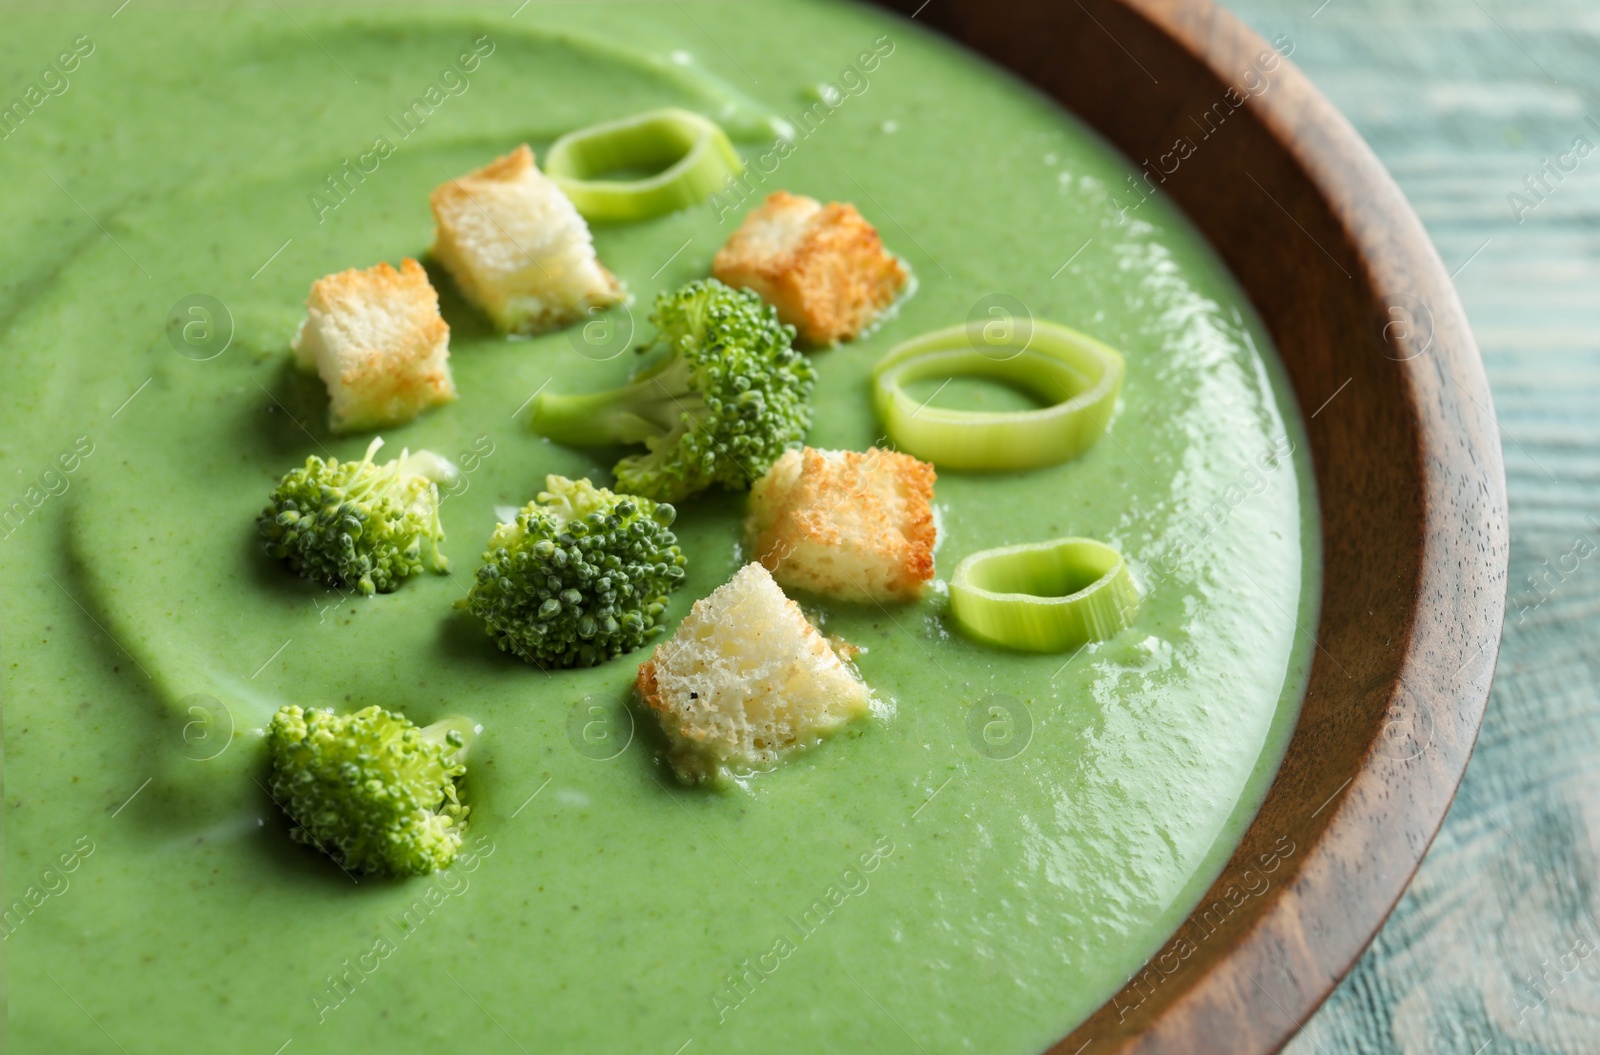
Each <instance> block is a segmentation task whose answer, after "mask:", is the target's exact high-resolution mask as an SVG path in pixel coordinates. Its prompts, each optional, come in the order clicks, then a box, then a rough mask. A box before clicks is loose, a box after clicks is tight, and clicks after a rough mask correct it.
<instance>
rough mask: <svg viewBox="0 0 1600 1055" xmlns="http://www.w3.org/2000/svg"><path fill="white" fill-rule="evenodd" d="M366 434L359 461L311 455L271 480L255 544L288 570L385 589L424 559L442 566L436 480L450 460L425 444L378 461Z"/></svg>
mask: <svg viewBox="0 0 1600 1055" xmlns="http://www.w3.org/2000/svg"><path fill="white" fill-rule="evenodd" d="M382 446H383V440H382V439H381V438H378V439H374V440H373V441H372V444H371V445H370V446H369V447H367V453H366V456H365V457H364V458H362V459H361V460H360V461H359V462H341V461H339V460H338V459H336V458H329V459H328V460H327V461H323V460H322V459H321V458H318V457H317V456H316V455H312V456H311V457H309V458H307V459H306V463H305V465H304V466H302V467H300V468H298V469H294V470H292V471H290V472H289V473H288V475H286V476H284V478H283V479H282V480H280V481H278V486H277V488H276V489H275V490H273V492H272V497H271V499H270V502H271V504H270V505H268V506H267V508H265V509H263V510H262V511H261V517H260V519H259V521H258V524H259V525H260V528H261V536H262V540H263V548H264V549H265V550H266V552H267V555H268V556H269V557H275V558H278V559H279V560H283V561H285V562H287V563H288V565H289V567H290V568H292V569H293V570H294V571H295V572H297V573H299V574H300V575H303V576H304V577H306V578H307V579H314V580H316V581H318V582H322V583H326V584H327V585H329V586H336V587H350V588H354V589H359V590H360V591H361V592H362V593H363V594H368V595H370V594H373V593H389V592H390V591H392V590H396V589H398V588H399V586H400V584H401V583H402V582H404V581H405V580H406V578H408V577H409V576H412V575H418V574H420V573H421V572H422V569H423V567H424V566H427V567H429V568H431V569H433V570H434V571H438V572H442V571H446V570H448V569H449V567H450V562H449V561H448V560H446V559H445V557H444V554H442V553H440V552H439V543H440V542H442V541H444V528H443V527H441V526H440V524H439V488H438V486H437V484H438V483H441V482H448V481H450V480H451V479H453V478H454V477H455V468H454V466H452V465H451V464H450V463H449V462H448V461H446V460H445V459H443V458H441V457H439V456H438V455H436V454H434V453H432V452H431V451H418V452H417V453H415V454H412V453H411V452H410V451H401V452H400V457H398V458H396V459H394V460H393V461H390V462H385V463H384V464H382V465H379V464H377V463H375V462H374V461H373V460H372V456H373V455H374V454H376V453H377V451H378V448H379V447H382Z"/></svg>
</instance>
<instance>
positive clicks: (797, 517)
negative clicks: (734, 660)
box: [744, 447, 935, 601]
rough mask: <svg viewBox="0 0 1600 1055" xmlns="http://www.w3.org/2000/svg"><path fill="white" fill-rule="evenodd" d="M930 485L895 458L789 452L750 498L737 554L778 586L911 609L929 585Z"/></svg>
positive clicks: (929, 470) (890, 454)
mask: <svg viewBox="0 0 1600 1055" xmlns="http://www.w3.org/2000/svg"><path fill="white" fill-rule="evenodd" d="M933 480H934V471H933V466H931V465H929V464H928V463H927V462H920V461H918V460H917V459H915V458H913V457H911V456H910V455H909V454H901V453H899V452H898V451H885V450H879V449H877V448H873V449H872V450H869V451H866V452H862V451H819V450H814V449H812V448H810V447H807V448H806V449H805V450H804V451H794V450H791V451H787V452H785V453H784V455H783V457H781V458H779V459H778V460H777V461H776V462H774V463H773V466H772V468H771V469H769V470H768V471H767V475H766V476H764V477H762V478H761V479H760V480H757V481H756V483H755V485H754V486H752V487H751V489H750V515H749V517H747V518H746V520H745V525H744V530H745V545H746V546H748V547H749V550H750V556H751V557H753V558H755V559H756V560H758V561H760V562H761V563H762V564H763V565H765V566H766V568H767V569H768V570H769V571H771V572H772V575H773V578H775V579H777V581H778V582H780V583H782V584H783V585H784V586H786V587H793V588H798V589H802V590H810V591H812V592H814V593H821V594H827V595H828V596H830V597H837V598H839V599H841V600H846V601H909V600H915V599H916V598H917V597H918V596H919V595H920V594H921V593H922V586H923V584H924V583H926V582H927V581H928V580H929V579H931V578H933V544H934V541H935V528H934V523H933V507H932V504H931V503H932V500H933Z"/></svg>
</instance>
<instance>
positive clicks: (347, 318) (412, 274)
mask: <svg viewBox="0 0 1600 1055" xmlns="http://www.w3.org/2000/svg"><path fill="white" fill-rule="evenodd" d="M293 348H294V354H295V358H296V360H298V362H299V363H300V365H301V366H302V367H304V368H306V369H308V370H309V369H315V370H316V372H317V374H318V375H319V376H320V377H321V378H322V380H323V383H324V384H326V385H327V386H328V426H329V427H330V428H331V429H333V431H335V432H353V431H357V430H360V429H375V428H379V427H382V426H385V425H399V424H401V423H402V422H406V421H410V420H411V419H412V418H414V417H416V416H417V415H418V414H420V413H422V411H424V410H427V409H428V408H429V407H431V406H434V405H436V404H439V403H448V402H450V401H451V400H453V399H455V398H456V386H455V382H454V381H452V380H451V378H450V327H449V326H448V325H447V324H446V323H445V321H444V318H443V317H442V316H440V314H439V294H438V293H436V292H435V291H434V288H433V286H432V285H431V284H430V283H429V282H428V273H427V272H426V271H424V270H423V269H422V265H421V264H419V263H417V262H416V261H415V260H412V259H409V258H407V259H405V260H402V261H401V262H400V270H398V271H396V270H395V269H394V268H392V267H390V266H389V265H388V264H386V263H385V264H379V265H378V266H377V267H369V268H367V269H366V270H365V271H360V270H355V269H352V270H349V271H341V272H339V273H338V274H337V275H327V276H325V277H323V278H319V279H317V280H316V281H315V282H313V283H312V284H311V295H310V296H309V297H307V298H306V318H305V321H303V322H302V323H301V324H300V331H299V332H298V333H297V334H295V338H294V343H293Z"/></svg>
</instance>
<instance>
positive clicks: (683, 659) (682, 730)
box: [634, 563, 872, 783]
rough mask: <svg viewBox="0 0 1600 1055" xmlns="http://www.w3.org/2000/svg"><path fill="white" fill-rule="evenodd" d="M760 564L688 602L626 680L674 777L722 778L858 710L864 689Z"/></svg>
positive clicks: (797, 745) (760, 763)
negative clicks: (683, 614) (673, 628)
mask: <svg viewBox="0 0 1600 1055" xmlns="http://www.w3.org/2000/svg"><path fill="white" fill-rule="evenodd" d="M838 649H839V646H835V645H831V644H830V643H829V642H828V640H827V639H826V638H824V637H823V636H822V635H821V634H820V633H818V632H817V629H816V627H814V626H812V625H811V623H810V622H808V621H807V620H806V617H805V614H804V613H802V612H801V611H800V606H799V605H797V604H795V603H794V602H793V601H791V600H790V599H789V598H788V597H785V596H784V593H783V591H782V590H780V589H779V588H778V584H777V583H775V582H773V581H772V576H771V575H768V574H767V570H766V569H765V568H763V567H762V566H761V565H759V564H753V563H752V564H747V565H745V566H744V567H743V568H741V569H739V571H738V572H736V573H735V574H734V576H733V578H732V579H729V580H728V581H727V582H726V583H724V584H723V585H721V586H719V587H717V589H715V590H713V591H712V592H711V593H710V594H709V595H708V596H706V597H703V598H701V599H700V600H698V601H696V602H695V605H694V608H693V610H691V611H690V613H689V615H688V617H687V618H685V619H684V621H683V622H682V623H681V624H679V626H678V630H677V632H676V633H674V634H673V635H672V637H670V638H668V639H667V640H666V641H663V642H662V643H661V644H660V645H657V646H656V650H655V654H654V655H653V656H652V657H651V658H650V659H649V660H648V661H646V662H645V663H644V664H643V665H641V666H640V667H639V677H638V680H637V681H636V682H635V683H634V688H635V690H636V691H637V692H638V694H639V698H640V699H641V700H643V701H644V703H645V704H646V705H647V706H648V707H649V708H650V709H651V710H652V711H654V712H655V713H656V716H657V718H659V719H660V721H661V728H662V730H663V731H664V732H665V733H666V734H667V739H668V740H669V741H670V742H671V745H672V748H671V754H670V758H671V762H672V766H673V768H674V769H675V770H676V771H677V773H678V776H679V777H680V778H681V779H683V780H684V781H687V782H690V783H693V782H698V781H702V780H709V781H713V782H719V783H720V782H723V781H725V780H727V779H728V778H730V777H736V776H739V775H740V774H741V773H742V772H745V771H749V770H752V769H758V768H762V767H765V766H768V765H770V764H772V763H773V762H775V761H777V760H778V759H779V758H781V757H782V756H783V755H785V754H787V753H789V752H791V751H795V750H799V749H802V748H806V747H810V746H812V745H814V744H816V743H818V742H820V741H821V740H822V739H824V738H825V737H827V736H829V735H830V734H832V733H834V732H837V731H838V730H839V729H841V728H843V727H844V726H845V725H846V724H848V723H849V722H850V721H851V720H852V719H855V718H858V717H860V716H861V715H863V714H866V713H867V711H868V710H869V709H870V707H871V702H872V694H871V692H870V691H869V690H868V689H867V686H866V685H865V684H864V683H863V682H862V681H861V679H860V678H859V677H858V676H857V675H856V673H855V672H854V671H853V670H851V668H850V667H848V666H846V665H845V663H844V662H843V660H841V658H840V655H839V651H838Z"/></svg>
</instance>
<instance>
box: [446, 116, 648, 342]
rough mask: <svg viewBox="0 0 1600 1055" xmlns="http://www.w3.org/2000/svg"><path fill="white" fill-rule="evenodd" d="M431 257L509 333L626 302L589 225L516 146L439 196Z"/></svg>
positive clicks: (531, 330)
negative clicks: (596, 247) (597, 251)
mask: <svg viewBox="0 0 1600 1055" xmlns="http://www.w3.org/2000/svg"><path fill="white" fill-rule="evenodd" d="M432 202H433V219H434V223H435V225H436V226H435V230H434V239H433V256H434V259H436V260H438V261H439V263H440V264H441V265H443V266H444V268H445V270H446V271H449V272H450V277H452V278H454V279H455V281H456V285H457V286H458V287H460V289H461V294H462V296H464V297H466V298H467V299H468V300H470V301H471V302H472V303H474V304H476V305H477V306H478V307H479V308H481V309H483V311H484V312H485V313H486V314H488V316H489V317H490V318H491V319H493V320H494V323H495V325H496V326H498V327H499V328H500V330H501V331H503V332H506V333H542V332H544V331H545V330H553V329H558V328H560V327H562V326H565V325H567V324H568V323H571V322H574V321H576V320H577V319H579V318H582V317H584V316H585V315H586V314H587V313H588V310H589V309H590V308H591V307H596V308H597V307H604V306H605V305H607V304H612V303H615V302H616V301H618V300H621V299H622V287H621V285H620V284H619V283H618V282H617V279H616V277H615V276H614V275H612V274H611V272H609V271H607V270H606V269H605V268H604V267H601V266H600V261H599V260H598V259H597V258H596V257H595V252H594V240H593V238H592V237H591V236H590V234H589V225H588V224H586V223H585V222H584V220H583V217H582V216H579V215H578V210H577V209H576V208H575V207H574V206H573V204H572V202H571V201H569V200H568V199H567V196H566V195H565V194H563V193H562V192H561V188H560V187H558V186H556V184H555V183H554V181H552V180H550V179H549V178H548V177H546V176H545V175H544V173H542V172H540V171H539V169H538V167H537V166H536V165H535V164H534V163H533V151H532V150H529V149H528V147H527V145H526V144H524V145H523V146H520V147H518V148H517V149H515V150H513V151H512V152H511V153H509V154H507V155H506V156H505V157H503V158H499V159H497V160H495V161H492V162H490V163H489V164H487V165H485V166H484V167H483V168H481V169H479V170H478V171H476V172H473V173H469V174H468V175H465V176H462V177H461V178H460V179H453V180H450V181H448V182H446V183H443V184H441V185H440V186H439V187H438V188H437V189H435V190H434V192H433V197H432Z"/></svg>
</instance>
